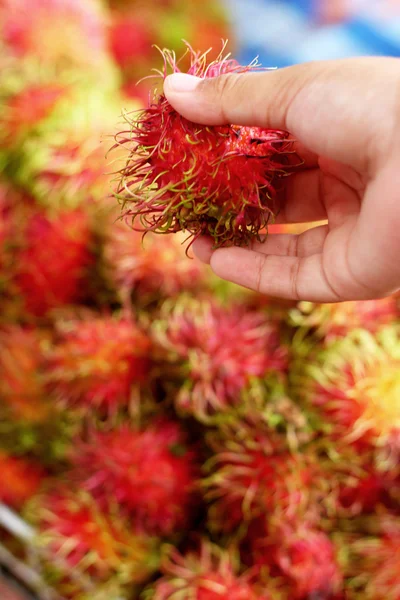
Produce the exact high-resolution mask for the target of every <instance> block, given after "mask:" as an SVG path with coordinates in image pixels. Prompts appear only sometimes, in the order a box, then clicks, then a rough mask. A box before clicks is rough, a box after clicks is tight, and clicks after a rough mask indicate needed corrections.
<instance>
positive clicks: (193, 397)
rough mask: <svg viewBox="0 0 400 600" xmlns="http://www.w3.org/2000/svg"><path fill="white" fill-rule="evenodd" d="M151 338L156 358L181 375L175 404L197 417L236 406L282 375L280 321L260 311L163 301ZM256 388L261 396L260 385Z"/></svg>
mask: <svg viewBox="0 0 400 600" xmlns="http://www.w3.org/2000/svg"><path fill="white" fill-rule="evenodd" d="M153 338H154V340H155V342H156V344H157V345H158V347H159V350H160V358H161V359H162V360H164V361H165V362H166V364H167V365H175V366H176V370H177V378H178V380H179V381H183V385H182V386H181V388H180V389H179V391H178V393H177V395H176V398H175V403H176V406H177V408H178V409H179V411H180V412H182V413H185V414H189V415H194V416H195V417H196V418H198V419H199V420H202V421H207V420H209V419H210V418H212V417H213V416H215V415H216V416H218V414H219V413H224V412H226V411H229V410H231V409H232V407H235V406H238V405H239V404H240V403H241V401H242V400H243V398H244V395H245V394H246V393H250V392H251V390H252V389H254V391H255V393H256V392H257V390H258V389H259V385H258V384H260V383H263V384H264V383H265V384H266V385H267V384H268V383H270V384H271V385H273V384H275V383H276V382H282V381H284V380H285V375H286V371H287V367H288V349H287V347H285V346H284V345H283V344H282V343H281V336H280V329H279V323H277V322H274V321H273V320H271V319H269V318H268V316H267V315H266V314H265V313H262V312H255V311H253V312H250V311H249V312H246V311H245V310H244V309H243V308H241V307H240V306H231V307H230V308H226V307H223V306H220V305H219V304H217V303H216V302H214V301H213V300H204V301H203V300H194V299H192V298H185V297H182V298H181V299H180V300H178V301H177V302H176V303H175V304H174V305H172V304H171V303H169V302H166V303H165V304H164V306H163V307H162V309H161V313H160V318H159V320H157V321H155V322H154V323H153ZM167 368H168V371H169V372H170V366H168V367H167ZM261 387H262V386H261ZM260 393H261V394H262V395H263V396H264V397H266V392H265V389H264V388H263V389H262V390H261V391H260Z"/></svg>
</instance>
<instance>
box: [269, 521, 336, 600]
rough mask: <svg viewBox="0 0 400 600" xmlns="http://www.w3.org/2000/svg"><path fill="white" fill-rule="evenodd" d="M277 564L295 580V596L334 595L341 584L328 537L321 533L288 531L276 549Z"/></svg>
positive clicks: (284, 573) (286, 574) (292, 581)
mask: <svg viewBox="0 0 400 600" xmlns="http://www.w3.org/2000/svg"><path fill="white" fill-rule="evenodd" d="M275 560H276V564H277V565H278V567H279V568H280V570H281V571H282V573H283V575H285V576H286V577H288V578H289V580H290V581H291V583H292V589H293V598H296V599H298V600H307V599H308V598H310V597H312V595H313V594H314V596H316V597H318V595H319V597H321V598H333V597H334V596H336V594H337V593H338V592H339V591H340V588H341V587H342V576H341V573H340V571H339V567H338V565H337V564H336V560H335V552H334V547H333V545H332V543H331V542H330V540H329V538H328V537H327V536H326V535H325V534H324V533H321V532H317V531H315V532H313V531H310V530H308V531H307V530H304V531H301V530H300V532H294V533H293V534H290V533H289V534H287V535H286V536H284V537H283V540H282V542H281V543H280V544H279V547H277V549H276V554H275Z"/></svg>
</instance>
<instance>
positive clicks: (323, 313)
mask: <svg viewBox="0 0 400 600" xmlns="http://www.w3.org/2000/svg"><path fill="white" fill-rule="evenodd" d="M291 318H292V321H293V323H294V325H296V326H300V327H303V328H306V329H310V330H312V331H313V333H314V334H315V335H316V336H317V337H318V338H320V339H322V340H323V342H324V344H327V345H328V344H330V343H332V342H334V341H336V340H337V339H340V338H343V337H345V336H346V335H347V334H348V333H349V332H351V331H352V330H354V329H366V330H367V331H370V332H371V333H373V334H375V333H377V332H378V331H379V330H380V329H381V328H382V327H383V326H385V325H388V324H390V323H393V322H396V320H397V319H398V308H397V305H396V298H395V297H394V296H391V297H388V298H380V299H379V300H364V301H358V302H342V303H339V304H322V305H316V304H312V303H309V302H300V303H299V305H298V307H297V309H294V310H293V311H292V314H291Z"/></svg>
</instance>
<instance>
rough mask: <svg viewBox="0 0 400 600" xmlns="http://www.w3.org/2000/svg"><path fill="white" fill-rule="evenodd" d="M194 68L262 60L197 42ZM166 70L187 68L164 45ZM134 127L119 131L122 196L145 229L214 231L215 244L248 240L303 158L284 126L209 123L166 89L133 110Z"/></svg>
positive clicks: (229, 67)
mask: <svg viewBox="0 0 400 600" xmlns="http://www.w3.org/2000/svg"><path fill="white" fill-rule="evenodd" d="M189 52H190V55H191V66H190V68H189V71H188V72H189V73H190V74H192V75H196V76H198V77H202V78H205V77H215V76H217V75H220V74H222V73H238V72H244V71H249V70H252V69H254V68H256V67H255V66H253V65H250V66H249V67H241V66H240V65H239V64H238V63H237V62H236V61H234V60H231V59H229V58H223V56H222V54H221V55H220V56H219V57H218V59H217V60H216V61H214V62H211V63H209V64H208V63H207V53H205V54H203V55H200V54H198V53H195V52H193V51H192V50H191V49H189ZM164 62H165V67H164V72H163V73H161V72H160V75H161V76H162V77H164V78H165V77H166V75H167V71H168V67H170V68H171V70H172V71H173V72H178V71H179V68H178V65H177V63H176V61H175V56H174V54H173V53H172V52H169V51H164ZM125 119H126V121H127V124H128V127H129V129H130V130H129V131H123V132H121V133H120V134H118V135H117V136H116V145H115V146H114V147H115V148H120V147H121V146H126V147H127V150H128V152H129V156H128V159H127V161H126V165H125V166H124V167H123V168H122V169H121V174H120V181H119V184H118V186H117V191H116V197H117V198H118V199H119V200H120V201H121V202H122V203H123V207H124V211H125V215H126V216H128V217H132V220H133V222H135V219H136V218H137V217H139V218H140V222H141V226H142V228H143V231H155V232H158V233H168V232H170V233H172V232H177V231H186V232H188V234H189V237H192V238H193V239H195V238H196V237H198V236H199V235H201V234H208V235H209V236H211V237H212V238H213V240H214V245H215V246H216V247H217V246H222V245H229V244H235V245H247V244H249V243H250V242H251V241H252V240H254V239H261V236H260V233H261V232H262V230H264V229H265V227H266V226H267V224H268V222H269V221H270V219H271V218H273V217H274V216H275V215H276V213H277V212H278V210H279V198H278V196H279V194H278V191H279V188H280V187H281V184H282V181H283V177H285V176H286V175H288V174H289V172H290V171H291V170H292V168H293V167H294V166H295V163H296V162H298V159H297V158H296V155H295V153H294V151H293V146H292V142H291V141H290V140H289V135H288V134H287V133H286V132H283V131H276V130H268V129H260V128H255V127H239V126H236V125H226V126H222V127H202V126H199V125H195V124H194V123H191V122H190V121H187V120H186V119H184V118H183V117H181V116H180V115H179V114H178V113H177V112H176V111H174V110H173V108H172V107H171V105H170V104H169V103H168V102H167V100H166V98H165V96H164V95H162V94H161V95H159V96H157V95H156V96H155V98H154V101H153V103H152V104H151V106H150V107H149V108H147V109H146V110H144V111H143V112H142V113H141V114H140V115H138V114H135V115H134V114H127V115H125Z"/></svg>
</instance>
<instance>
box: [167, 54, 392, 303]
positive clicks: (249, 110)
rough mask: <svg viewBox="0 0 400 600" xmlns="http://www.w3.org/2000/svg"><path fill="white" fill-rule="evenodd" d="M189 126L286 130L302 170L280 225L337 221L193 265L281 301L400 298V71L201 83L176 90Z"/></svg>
mask: <svg viewBox="0 0 400 600" xmlns="http://www.w3.org/2000/svg"><path fill="white" fill-rule="evenodd" d="M164 91H165V94H166V97H167V99H168V100H169V102H170V103H171V104H172V106H173V107H174V108H175V109H176V110H177V111H179V112H180V113H181V114H182V115H183V116H184V117H186V118H187V119H189V120H191V121H194V122H196V123H201V124H206V125H222V124H227V123H233V124H236V125H252V126H260V127H269V128H275V129H284V130H287V131H289V132H290V133H291V134H292V135H293V136H294V137H295V138H296V140H298V143H299V147H298V153H299V154H300V155H302V157H303V159H304V168H303V169H302V170H300V171H299V172H298V173H296V174H295V175H292V176H291V177H289V178H288V182H287V188H286V192H285V199H284V205H283V209H282V212H281V214H280V215H279V222H281V223H301V222H312V221H321V220H327V221H328V224H327V225H322V226H318V227H314V228H312V229H310V230H308V231H306V232H304V233H302V234H300V235H290V234H269V235H268V237H267V240H266V242H265V243H263V244H260V243H255V244H253V246H252V247H251V248H250V249H248V248H238V247H231V248H221V249H217V250H215V251H213V250H212V244H211V241H210V240H208V239H205V238H202V239H199V240H197V241H196V242H195V244H194V251H195V254H196V255H197V256H198V257H199V258H200V259H201V260H203V261H204V262H208V263H210V265H211V268H212V269H213V271H214V272H215V273H216V274H217V275H218V276H220V277H222V278H223V279H227V280H229V281H233V282H235V283H237V284H240V285H242V286H245V287H248V288H251V289H254V290H258V291H260V292H262V293H264V294H268V295H271V296H276V297H281V298H288V299H295V300H310V301H314V302H339V301H343V300H366V299H372V298H378V297H383V296H386V295H389V294H391V293H393V292H394V291H396V290H398V289H399V288H400V60H398V59H391V58H357V59H348V60H338V61H323V62H314V63H306V64H303V65H297V66H293V67H288V68H286V69H280V70H277V71H269V72H268V71H267V72H256V73H244V74H229V75H222V76H220V77H216V78H213V79H204V80H199V79H197V78H195V77H192V76H190V75H186V74H182V73H179V74H174V75H170V76H169V77H167V78H166V80H165V83H164Z"/></svg>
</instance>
